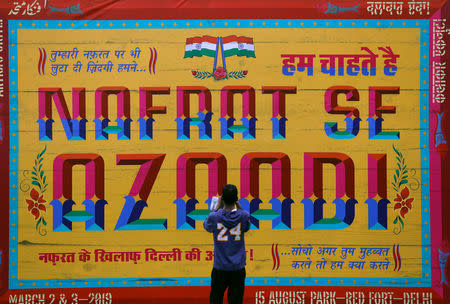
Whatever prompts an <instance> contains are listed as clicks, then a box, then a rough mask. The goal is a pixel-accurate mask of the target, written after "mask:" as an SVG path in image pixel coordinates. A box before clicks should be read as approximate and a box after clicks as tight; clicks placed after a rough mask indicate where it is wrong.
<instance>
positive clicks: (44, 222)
mask: <svg viewBox="0 0 450 304" xmlns="http://www.w3.org/2000/svg"><path fill="white" fill-rule="evenodd" d="M42 224H44V226H47V222H46V221H45V219H44V218H42Z"/></svg>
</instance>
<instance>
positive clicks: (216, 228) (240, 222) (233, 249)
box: [203, 209, 250, 271]
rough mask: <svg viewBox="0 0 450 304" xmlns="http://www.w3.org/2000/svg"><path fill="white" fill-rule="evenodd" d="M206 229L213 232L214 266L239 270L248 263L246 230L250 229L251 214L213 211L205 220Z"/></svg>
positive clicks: (234, 211) (239, 211)
mask: <svg viewBox="0 0 450 304" xmlns="http://www.w3.org/2000/svg"><path fill="white" fill-rule="evenodd" d="M203 227H205V229H206V231H208V232H212V233H213V238H214V268H216V269H219V270H227V271H231V270H239V269H241V268H244V266H245V264H246V255H245V241H244V232H247V231H248V230H249V229H250V215H249V213H248V212H247V211H245V210H242V209H236V210H233V211H225V210H223V209H220V210H218V211H216V212H211V213H210V214H209V215H208V218H207V219H206V221H205V222H203Z"/></svg>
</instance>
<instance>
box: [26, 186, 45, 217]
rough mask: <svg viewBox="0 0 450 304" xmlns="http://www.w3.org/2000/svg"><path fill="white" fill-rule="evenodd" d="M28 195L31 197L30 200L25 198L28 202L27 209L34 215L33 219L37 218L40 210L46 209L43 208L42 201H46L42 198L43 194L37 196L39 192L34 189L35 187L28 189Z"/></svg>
mask: <svg viewBox="0 0 450 304" xmlns="http://www.w3.org/2000/svg"><path fill="white" fill-rule="evenodd" d="M30 197H31V198H32V200H29V199H27V203H28V211H30V212H31V214H33V215H34V219H35V220H37V219H38V218H39V215H40V211H39V210H42V211H46V210H47V209H46V208H45V205H44V203H46V201H45V200H44V198H43V196H42V195H41V196H39V192H37V191H36V189H34V188H33V189H31V191H30Z"/></svg>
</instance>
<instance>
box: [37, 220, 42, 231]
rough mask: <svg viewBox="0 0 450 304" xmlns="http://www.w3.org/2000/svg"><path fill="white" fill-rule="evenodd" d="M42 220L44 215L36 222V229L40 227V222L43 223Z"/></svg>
mask: <svg viewBox="0 0 450 304" xmlns="http://www.w3.org/2000/svg"><path fill="white" fill-rule="evenodd" d="M41 221H42V217H41V218H39V220H38V221H37V223H36V230H38V227H39V224H40V223H41Z"/></svg>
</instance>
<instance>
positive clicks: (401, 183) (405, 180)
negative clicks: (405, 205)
mask: <svg viewBox="0 0 450 304" xmlns="http://www.w3.org/2000/svg"><path fill="white" fill-rule="evenodd" d="M407 183H408V180H407V179H404V180H402V181H401V182H400V184H399V186H401V185H403V184H407Z"/></svg>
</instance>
